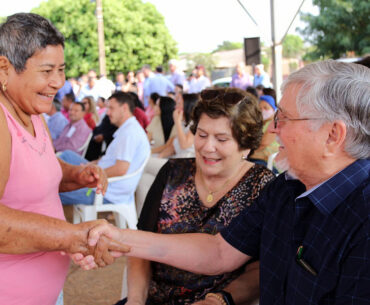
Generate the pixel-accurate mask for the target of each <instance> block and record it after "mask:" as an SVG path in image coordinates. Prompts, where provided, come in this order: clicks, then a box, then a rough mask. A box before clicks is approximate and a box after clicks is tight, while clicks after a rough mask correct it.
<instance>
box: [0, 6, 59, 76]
mask: <svg viewBox="0 0 370 305" xmlns="http://www.w3.org/2000/svg"><path fill="white" fill-rule="evenodd" d="M48 45H54V46H57V45H61V46H62V47H64V37H63V35H62V34H61V33H60V32H59V31H58V30H57V28H56V27H54V25H53V24H52V23H51V22H50V21H49V20H47V19H45V18H44V17H41V16H39V15H36V14H33V13H19V14H14V15H12V16H9V17H8V18H7V19H6V21H5V22H4V23H2V24H0V56H1V55H2V56H5V57H6V58H8V60H9V61H10V63H11V64H12V65H13V67H14V69H15V70H16V71H17V72H18V73H20V72H22V71H24V69H25V66H26V62H27V60H28V59H29V58H30V57H32V56H33V54H35V52H36V51H38V50H41V49H44V48H46V47H47V46H48Z"/></svg>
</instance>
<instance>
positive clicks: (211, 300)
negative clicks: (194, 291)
mask: <svg viewBox="0 0 370 305" xmlns="http://www.w3.org/2000/svg"><path fill="white" fill-rule="evenodd" d="M193 305H222V302H221V301H220V300H218V299H217V298H215V297H208V298H206V299H204V300H200V301H198V302H195V303H193Z"/></svg>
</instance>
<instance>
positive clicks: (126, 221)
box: [73, 154, 150, 229]
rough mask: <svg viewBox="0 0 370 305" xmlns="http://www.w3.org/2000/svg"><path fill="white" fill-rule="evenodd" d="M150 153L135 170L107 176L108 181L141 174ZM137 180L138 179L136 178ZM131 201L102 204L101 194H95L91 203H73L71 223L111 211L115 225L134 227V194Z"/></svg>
mask: <svg viewBox="0 0 370 305" xmlns="http://www.w3.org/2000/svg"><path fill="white" fill-rule="evenodd" d="M149 157H150V154H149V155H148V156H147V157H146V158H145V160H144V162H143V164H141V166H140V168H139V169H137V170H136V171H135V172H133V173H131V174H127V175H123V176H118V177H111V178H108V183H111V182H115V181H122V180H126V179H129V178H132V177H134V176H139V175H141V174H142V172H143V170H144V168H145V165H146V164H147V162H148V160H149ZM138 181H139V179H138ZM136 187H137V185H136V186H135V188H134V189H133V190H132V193H135V189H136ZM131 197H132V198H134V199H133V200H132V201H131V202H116V203H114V204H111V203H108V204H106V203H105V204H103V195H102V194H95V198H94V203H93V205H85V204H75V205H73V223H79V222H80V221H82V222H84V221H89V220H95V219H97V216H98V212H113V214H114V219H115V221H116V225H117V226H118V227H119V228H126V226H127V227H128V228H130V229H136V224H137V219H138V218H137V213H136V204H135V196H131Z"/></svg>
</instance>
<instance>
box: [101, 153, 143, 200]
mask: <svg viewBox="0 0 370 305" xmlns="http://www.w3.org/2000/svg"><path fill="white" fill-rule="evenodd" d="M149 158H150V152H149V154H148V155H147V156H146V157H145V160H144V162H143V163H142V164H141V165H140V167H139V168H138V169H137V170H136V171H134V172H132V173H130V174H125V175H122V176H116V177H110V178H108V183H111V182H116V181H122V180H126V179H130V178H133V177H135V176H137V175H141V174H142V172H143V171H144V168H145V166H146V164H147V163H148V161H149ZM139 180H140V179H138V182H137V183H139ZM136 188H137V184H136V186H135V188H134V191H133V192H135V190H136ZM102 204H103V200H102V195H101V194H96V195H95V200H94V205H102Z"/></svg>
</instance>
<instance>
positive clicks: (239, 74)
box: [230, 62, 253, 90]
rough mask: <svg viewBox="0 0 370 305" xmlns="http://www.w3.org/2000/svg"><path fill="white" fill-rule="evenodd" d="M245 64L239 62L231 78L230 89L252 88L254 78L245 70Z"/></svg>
mask: <svg viewBox="0 0 370 305" xmlns="http://www.w3.org/2000/svg"><path fill="white" fill-rule="evenodd" d="M245 68H246V67H245V64H244V62H239V63H238V64H237V65H236V67H235V73H234V74H233V76H232V78H231V83H230V87H231V88H239V89H242V90H246V89H247V87H249V86H252V85H253V82H252V77H251V76H250V75H249V73H248V72H247V71H246V69H245Z"/></svg>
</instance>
